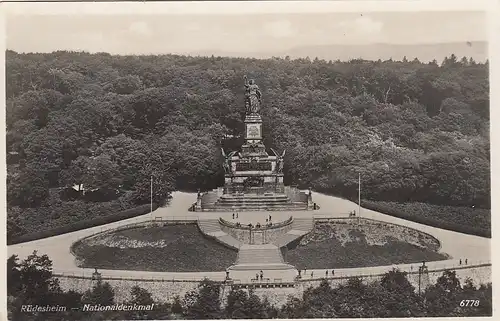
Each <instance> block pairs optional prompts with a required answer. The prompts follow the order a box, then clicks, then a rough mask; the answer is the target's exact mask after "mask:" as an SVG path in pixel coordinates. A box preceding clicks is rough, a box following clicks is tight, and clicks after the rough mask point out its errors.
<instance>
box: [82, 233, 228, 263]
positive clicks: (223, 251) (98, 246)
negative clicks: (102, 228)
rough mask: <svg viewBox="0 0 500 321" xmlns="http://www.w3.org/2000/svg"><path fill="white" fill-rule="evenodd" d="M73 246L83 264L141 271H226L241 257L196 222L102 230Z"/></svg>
mask: <svg viewBox="0 0 500 321" xmlns="http://www.w3.org/2000/svg"><path fill="white" fill-rule="evenodd" d="M72 250H73V253H74V254H75V256H76V257H77V260H78V261H79V262H80V263H79V266H80V267H86V268H101V269H117V270H137V271H169V272H200V271H223V270H225V269H226V268H227V267H229V266H230V265H231V264H233V263H234V261H235V260H236V257H237V252H236V251H235V250H232V249H229V248H227V247H225V246H223V245H221V244H219V243H217V242H215V241H213V240H210V239H207V238H205V237H204V236H203V234H201V233H200V231H199V230H198V228H197V226H196V224H175V225H172V224H168V225H164V226H157V227H141V228H131V229H128V230H123V231H118V232H112V233H109V234H100V235H97V236H95V237H92V238H89V239H86V240H83V241H79V242H76V243H75V244H74V245H73V247H72Z"/></svg>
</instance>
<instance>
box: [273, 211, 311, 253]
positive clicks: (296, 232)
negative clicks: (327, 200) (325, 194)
mask: <svg viewBox="0 0 500 321" xmlns="http://www.w3.org/2000/svg"><path fill="white" fill-rule="evenodd" d="M313 227H314V220H313V218H294V220H293V222H292V228H291V230H290V231H288V232H287V233H285V234H283V235H282V236H280V237H278V238H277V239H276V241H274V242H273V244H274V245H276V246H277V247H278V248H282V247H284V246H286V245H287V244H289V243H291V242H293V241H295V240H297V239H299V238H301V237H302V236H304V235H306V234H307V233H309V232H311V230H312V229H313Z"/></svg>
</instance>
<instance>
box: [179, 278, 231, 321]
mask: <svg viewBox="0 0 500 321" xmlns="http://www.w3.org/2000/svg"><path fill="white" fill-rule="evenodd" d="M183 305H184V309H183V310H184V311H185V314H184V316H185V317H186V318H187V319H199V320H208V319H221V318H223V311H222V308H221V301H220V285H219V284H217V283H215V282H213V281H209V280H203V281H202V282H201V283H200V284H199V285H198V289H197V290H193V291H191V292H188V293H187V294H186V296H185V297H184V304H183Z"/></svg>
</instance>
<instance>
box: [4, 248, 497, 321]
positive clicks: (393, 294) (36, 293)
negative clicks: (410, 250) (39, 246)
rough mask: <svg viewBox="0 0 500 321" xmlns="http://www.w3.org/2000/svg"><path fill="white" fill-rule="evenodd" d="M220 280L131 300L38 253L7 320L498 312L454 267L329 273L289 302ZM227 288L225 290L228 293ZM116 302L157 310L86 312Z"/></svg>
mask: <svg viewBox="0 0 500 321" xmlns="http://www.w3.org/2000/svg"><path fill="white" fill-rule="evenodd" d="M222 289H223V287H222V286H221V284H220V283H215V282H213V281H209V280H204V281H202V282H201V283H200V284H199V287H198V289H196V290H192V291H190V292H188V293H186V295H184V296H183V297H179V296H177V297H174V300H172V302H169V303H160V302H155V300H154V299H153V297H152V294H151V293H149V292H148V291H147V290H146V289H144V288H141V287H139V286H138V285H136V286H134V287H133V288H132V290H131V293H130V294H131V295H130V297H131V298H130V300H128V301H127V302H120V301H119V300H117V299H115V291H120V290H121V291H123V289H119V288H115V289H114V288H113V287H112V286H111V285H110V284H109V283H107V282H106V281H97V282H93V286H92V288H90V289H88V290H86V291H85V292H84V293H79V292H75V291H72V290H70V291H63V290H62V289H61V287H60V285H59V280H58V279H57V278H56V277H54V276H53V274H52V261H51V260H50V258H49V257H48V256H47V255H38V254H37V253H33V254H32V255H30V256H28V257H27V258H26V259H25V260H23V261H21V262H19V259H18V257H16V256H14V255H13V256H11V257H10V258H9V259H8V260H7V294H8V297H7V306H8V312H9V320H26V321H32V320H33V321H35V320H44V321H48V320H92V321H95V320H146V319H148V320H207V319H212V320H213V319H274V318H280V319H302V318H311V319H313V318H314V319H319V318H391V317H399V318H402V317H472V316H476V317H478V316H491V315H492V306H493V305H492V303H493V302H492V286H491V283H488V284H480V285H477V284H474V283H473V282H472V280H471V279H466V281H465V282H463V283H462V284H461V282H460V279H459V278H458V277H457V275H456V272H455V271H448V270H447V271H444V272H443V274H442V275H441V276H440V277H439V278H438V279H437V281H436V282H435V283H434V284H429V286H428V287H426V288H425V289H424V290H420V291H419V290H417V289H415V287H414V286H413V285H412V284H411V283H410V282H409V281H408V278H407V274H406V273H404V272H401V271H398V270H392V271H389V272H387V273H385V275H384V276H383V277H382V278H381V279H380V280H379V281H372V282H365V281H363V280H361V279H360V278H355V277H353V278H350V279H349V280H348V281H347V282H346V284H342V285H332V284H330V283H329V282H328V280H327V279H324V280H323V281H322V282H321V284H320V285H319V286H317V287H310V288H308V289H306V291H304V292H303V295H302V296H301V297H300V296H299V297H289V298H288V301H287V302H286V304H284V305H282V306H273V305H271V304H270V302H269V300H268V299H267V298H264V299H261V298H260V297H259V296H257V295H256V294H255V293H254V292H253V291H252V290H249V291H245V290H241V289H236V288H231V290H229V293H228V296H227V301H226V303H225V304H222V302H221V291H223V290H222ZM226 293H227V292H226ZM116 303H118V304H119V303H125V304H137V305H150V304H154V308H153V310H152V311H130V312H129V311H104V312H88V311H87V312H84V311H82V307H83V306H84V305H85V304H89V305H92V306H95V305H101V306H106V305H113V304H116ZM28 304H31V305H38V306H41V307H44V306H46V305H51V306H59V305H62V306H65V307H67V311H65V312H58V313H50V312H49V313H47V312H38V313H33V312H32V313H26V312H22V310H21V306H22V305H28Z"/></svg>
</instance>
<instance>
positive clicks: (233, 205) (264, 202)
mask: <svg viewBox="0 0 500 321" xmlns="http://www.w3.org/2000/svg"><path fill="white" fill-rule="evenodd" d="M210 207H213V208H214V209H217V210H218V211H301V210H307V203H303V202H292V201H291V200H290V198H288V196H287V195H285V194H269V195H265V194H264V195H254V194H224V195H222V196H221V197H220V198H219V199H218V200H217V201H216V202H215V203H214V204H213V205H211V206H208V207H205V208H207V209H208V208H210Z"/></svg>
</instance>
